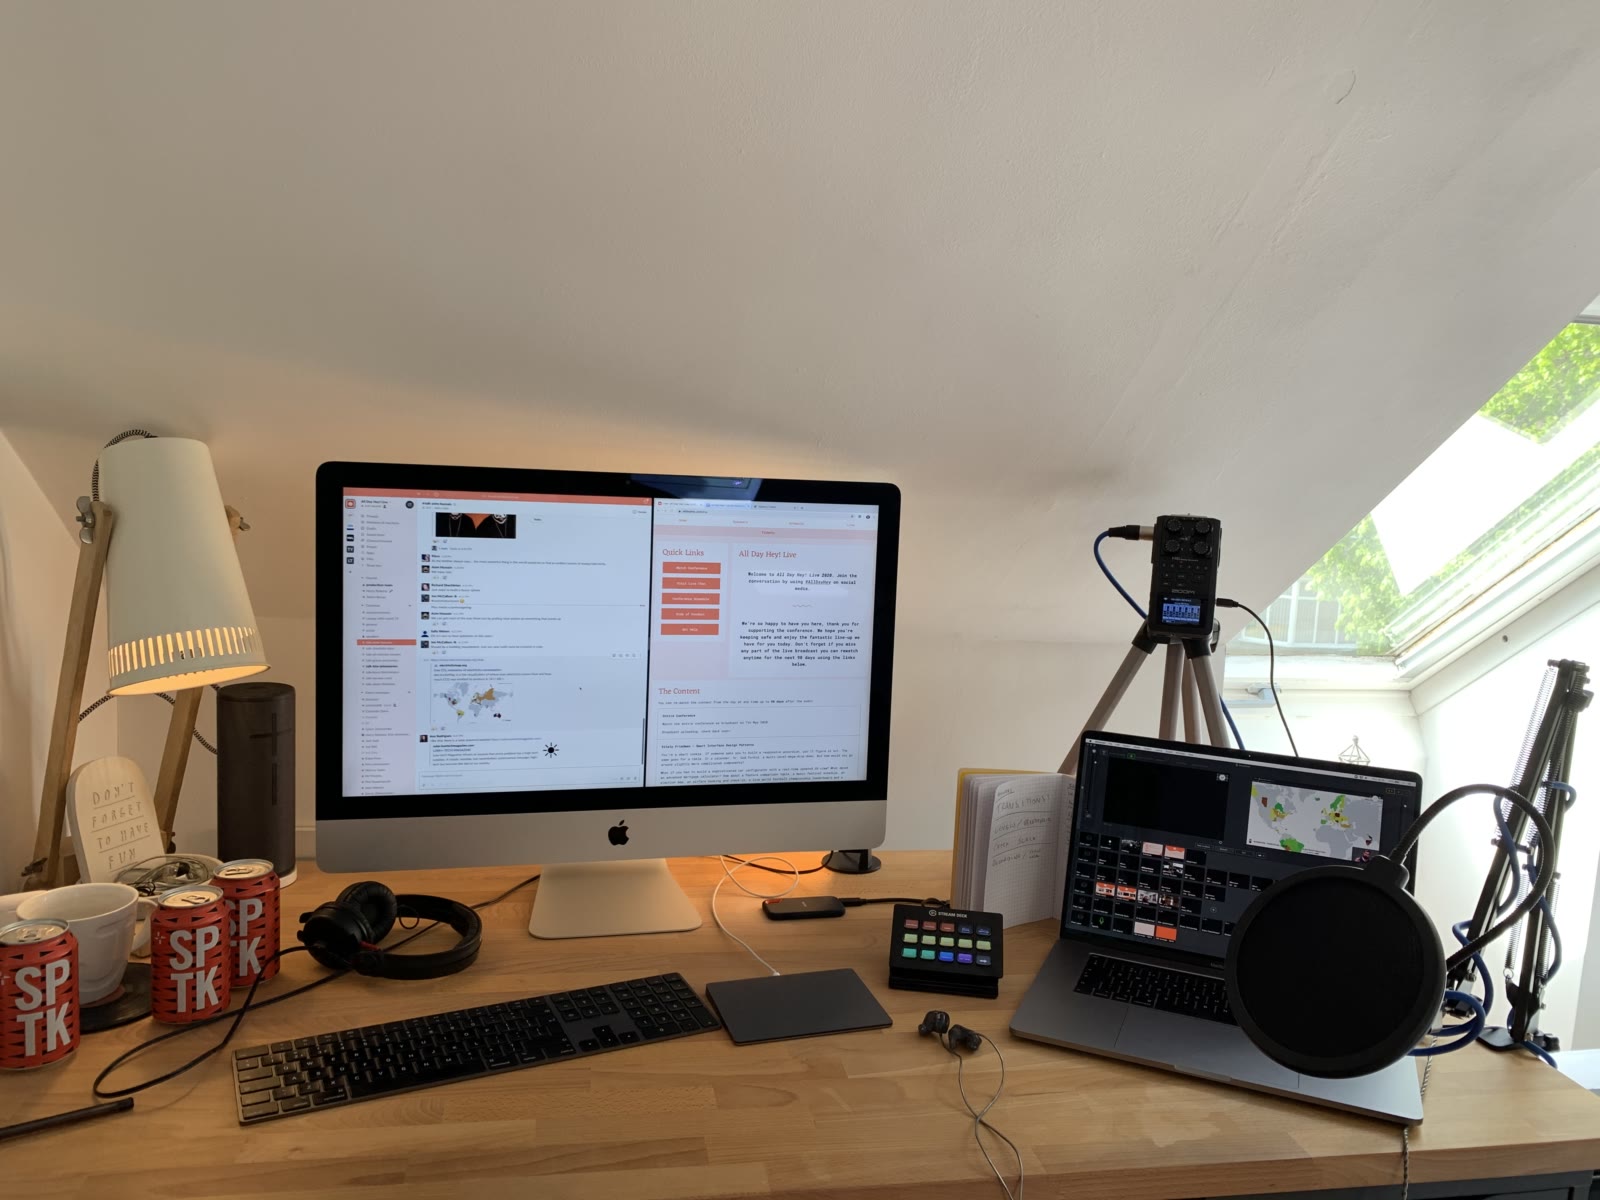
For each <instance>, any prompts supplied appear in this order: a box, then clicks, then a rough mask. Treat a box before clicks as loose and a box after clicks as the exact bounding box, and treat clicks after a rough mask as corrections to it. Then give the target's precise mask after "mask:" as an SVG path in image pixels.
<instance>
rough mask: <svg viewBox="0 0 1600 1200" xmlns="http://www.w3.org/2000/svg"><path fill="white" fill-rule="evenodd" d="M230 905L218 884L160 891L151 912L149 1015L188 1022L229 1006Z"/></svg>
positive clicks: (173, 1023)
mask: <svg viewBox="0 0 1600 1200" xmlns="http://www.w3.org/2000/svg"><path fill="white" fill-rule="evenodd" d="M231 949H232V948H231V947H230V946H229V945H228V906H227V905H226V904H224V903H223V901H222V889H221V888H219V887H217V886H215V885H214V884H209V883H201V884H191V885H190V886H188V887H181V888H173V889H172V890H171V891H170V892H162V893H161V897H160V899H158V900H157V901H156V910H155V912H154V913H152V914H151V915H150V1015H151V1016H152V1017H154V1018H155V1019H156V1020H158V1021H162V1022H164V1023H166V1024H168V1025H187V1024H188V1023H189V1022H191V1021H198V1020H200V1019H201V1018H203V1017H209V1016H212V1015H213V1014H215V1013H219V1012H221V1011H222V1010H223V1009H225V1008H227V1007H228V998H229V997H230V996H231V995H232V989H231V985H232V983H233V955H232V954H231V953H230V951H231Z"/></svg>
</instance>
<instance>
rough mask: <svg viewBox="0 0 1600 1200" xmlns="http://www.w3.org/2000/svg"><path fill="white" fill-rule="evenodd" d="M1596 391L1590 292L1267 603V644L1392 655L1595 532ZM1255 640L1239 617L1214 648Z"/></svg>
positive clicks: (1261, 644)
mask: <svg viewBox="0 0 1600 1200" xmlns="http://www.w3.org/2000/svg"><path fill="white" fill-rule="evenodd" d="M1597 401H1600V300H1597V301H1596V302H1595V304H1594V305H1591V306H1590V308H1589V309H1587V310H1585V312H1584V314H1583V315H1582V316H1581V317H1580V318H1579V319H1578V320H1577V321H1574V322H1573V323H1572V324H1570V325H1568V326H1567V327H1566V328H1564V329H1563V330H1562V331H1561V332H1560V333H1558V334H1557V335H1556V336H1555V337H1554V338H1553V339H1552V340H1551V341H1550V343H1549V344H1548V345H1547V346H1545V347H1544V348H1543V349H1542V350H1540V351H1539V353H1538V354H1536V355H1534V357H1533V359H1532V361H1530V362H1529V363H1528V365H1527V366H1525V367H1523V368H1522V370H1520V371H1518V372H1517V374H1516V375H1515V376H1513V377H1512V378H1511V379H1510V380H1509V381H1508V382H1507V383H1506V385H1505V386H1504V387H1502V388H1501V389H1500V390H1499V391H1498V392H1496V393H1495V394H1494V395H1493V396H1492V397H1491V398H1490V399H1489V402H1488V403H1487V404H1485V405H1484V406H1483V407H1482V408H1481V409H1479V410H1478V412H1477V413H1475V414H1474V415H1473V416H1472V417H1470V418H1469V419H1468V420H1467V423H1466V424H1465V425H1463V426H1462V427H1461V428H1460V429H1458V430H1456V432H1455V433H1454V434H1452V435H1451V436H1450V437H1449V438H1448V439H1447V440H1446V441H1445V443H1444V444H1443V445H1441V446H1440V447H1439V448H1438V449H1437V450H1436V451H1434V452H1433V454H1431V455H1430V456H1429V457H1428V459H1427V460H1426V461H1425V462H1424V463H1423V464H1422V465H1421V466H1419V467H1418V468H1417V469H1416V470H1415V471H1413V472H1412V473H1411V474H1410V475H1409V476H1408V477H1407V478H1406V479H1405V481H1404V482H1402V483H1401V484H1400V486H1399V487H1397V488H1395V490H1394V491H1392V492H1391V493H1389V495H1388V496H1387V497H1385V498H1384V500H1383V502H1382V503H1380V504H1379V505H1378V506H1377V508H1375V509H1373V510H1372V512H1371V513H1370V514H1369V515H1367V516H1366V517H1364V518H1362V520H1361V522H1360V524H1358V525H1357V526H1356V527H1355V528H1354V529H1352V530H1351V531H1350V532H1349V533H1348V534H1346V535H1345V536H1344V537H1343V538H1342V539H1341V540H1340V541H1339V543H1338V544H1337V545H1336V546H1334V547H1333V549H1331V550H1329V551H1328V553H1327V554H1325V555H1323V556H1322V558H1321V559H1320V560H1319V561H1318V562H1316V563H1315V564H1314V565H1313V566H1312V567H1311V569H1310V570H1308V571H1307V572H1306V573H1305V574H1304V575H1303V576H1301V578H1300V579H1298V580H1296V581H1295V583H1294V585H1293V586H1292V587H1290V589H1289V590H1288V591H1287V592H1285V593H1284V594H1283V595H1282V596H1281V597H1279V598H1278V599H1277V600H1275V601H1274V602H1273V603H1272V605H1271V606H1270V607H1269V608H1268V609H1267V610H1266V612H1264V613H1263V614H1262V616H1263V617H1265V618H1266V620H1267V622H1268V623H1269V624H1270V625H1271V627H1272V632H1273V636H1274V637H1275V638H1276V639H1277V642H1278V650H1279V652H1280V653H1285V652H1287V653H1289V654H1296V655H1316V654H1323V655H1327V654H1334V655H1346V656H1350V655H1361V656H1370V657H1378V658H1389V659H1396V658H1403V657H1404V656H1407V655H1409V654H1412V653H1414V652H1415V651H1416V650H1417V648H1418V647H1419V646H1421V645H1423V644H1424V643H1426V642H1428V641H1429V640H1430V639H1433V638H1435V637H1438V636H1441V635H1444V634H1447V633H1448V631H1449V630H1450V629H1451V628H1452V627H1453V626H1454V625H1456V624H1457V623H1458V622H1457V618H1458V617H1459V616H1461V615H1462V614H1464V613H1465V612H1466V611H1467V610H1469V609H1471V608H1473V606H1475V605H1477V604H1478V603H1479V602H1480V601H1482V600H1484V598H1485V597H1486V596H1489V595H1490V594H1491V593H1503V592H1504V591H1505V590H1506V589H1507V588H1508V587H1511V586H1514V585H1515V583H1516V581H1517V580H1518V579H1519V577H1522V576H1523V575H1525V574H1527V573H1528V572H1530V570H1531V569H1532V568H1534V567H1536V566H1537V565H1538V564H1540V563H1541V561H1543V560H1547V559H1548V558H1549V557H1550V555H1552V554H1553V553H1555V552H1556V551H1558V550H1559V549H1561V548H1563V547H1564V546H1568V545H1569V544H1571V543H1573V542H1574V541H1576V540H1580V539H1586V538H1588V537H1589V536H1590V535H1593V534H1595V533H1596V532H1597V526H1600V518H1597V513H1600V403H1597ZM1594 540H1595V544H1596V548H1597V550H1600V538H1595V539H1594ZM1585 544H1587V542H1586V543H1585ZM1266 648H1267V643H1266V638H1265V636H1264V635H1263V634H1262V633H1261V630H1260V628H1259V627H1258V626H1254V625H1250V626H1246V627H1245V629H1244V630H1243V631H1242V632H1241V633H1240V634H1239V636H1238V637H1236V638H1234V639H1233V641H1232V642H1231V643H1230V644H1229V647H1228V652H1229V653H1230V654H1260V653H1265V651H1266Z"/></svg>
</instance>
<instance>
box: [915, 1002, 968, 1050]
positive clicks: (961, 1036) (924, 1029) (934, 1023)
mask: <svg viewBox="0 0 1600 1200" xmlns="http://www.w3.org/2000/svg"><path fill="white" fill-rule="evenodd" d="M917 1032H918V1033H920V1034H922V1036H923V1037H927V1036H928V1035H929V1034H930V1033H931V1034H933V1035H934V1036H936V1037H944V1038H945V1039H946V1044H947V1045H951V1046H960V1047H961V1048H962V1049H963V1050H977V1049H979V1048H980V1047H981V1046H982V1045H983V1035H982V1034H981V1033H975V1032H974V1031H973V1030H971V1029H968V1028H967V1027H966V1026H965V1025H952V1024H950V1014H949V1013H947V1012H940V1011H939V1010H938V1009H937V1008H934V1009H929V1010H928V1011H927V1012H925V1013H923V1014H922V1024H921V1025H918V1026H917Z"/></svg>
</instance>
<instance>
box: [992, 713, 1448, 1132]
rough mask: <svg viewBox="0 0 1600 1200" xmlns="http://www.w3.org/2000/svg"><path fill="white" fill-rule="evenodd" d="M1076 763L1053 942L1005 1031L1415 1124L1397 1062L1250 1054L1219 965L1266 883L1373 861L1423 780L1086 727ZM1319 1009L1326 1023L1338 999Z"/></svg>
mask: <svg viewBox="0 0 1600 1200" xmlns="http://www.w3.org/2000/svg"><path fill="white" fill-rule="evenodd" d="M1078 764H1079V765H1078V777H1077V798H1076V801H1075V803H1074V804H1073V809H1072V833H1071V853H1070V854H1069V857H1068V863H1067V887H1066V895H1065V899H1064V900H1063V902H1062V914H1061V938H1060V941H1058V942H1057V943H1056V945H1055V947H1054V948H1053V949H1052V950H1051V952H1050V955H1049V957H1048V958H1046V959H1045V962H1044V966H1043V967H1041V968H1040V970H1039V975H1038V977H1037V978H1036V979H1035V980H1034V981H1033V984H1032V986H1031V987H1030V988H1029V989H1028V993H1027V995H1026V996H1024V997H1023V1000H1022V1006H1021V1007H1020V1008H1019V1009H1018V1010H1017V1015H1016V1016H1015V1018H1013V1020H1012V1022H1011V1032H1012V1033H1014V1034H1016V1035H1017V1036H1018V1037H1022V1038H1029V1039H1031V1040H1033V1041H1039V1042H1049V1043H1051V1044H1053V1045H1057V1046H1069V1047H1071V1048H1073V1049H1075V1050H1087V1051H1089V1052H1090V1053H1093V1054H1104V1055H1108V1056H1110V1057H1112V1058H1121V1059H1126V1060H1128V1061H1131V1062H1137V1063H1145V1064H1148V1065H1150V1066H1155V1067H1163V1068H1165V1069H1167V1070H1170V1071H1178V1072H1181V1073H1182V1074H1185V1075H1194V1076H1198V1077H1199V1078H1202V1079H1211V1080H1215V1081H1217V1082H1221V1083H1231V1084H1235V1085H1237V1086H1239V1087H1245V1088H1252V1089H1254V1090H1257V1091H1263V1092H1272V1093H1275V1094H1277V1095H1281V1096H1289V1097H1293V1098H1295V1099H1299V1100H1306V1101H1309V1102H1311V1103H1313V1104H1323V1105H1327V1106H1329V1107H1333V1108H1341V1109H1347V1110H1350V1111H1352V1112H1358V1113H1364V1114H1367V1115H1369V1116H1375V1117H1382V1118H1385V1119H1387V1120H1391V1121H1398V1122H1401V1123H1411V1122H1415V1121H1420V1120H1421V1119H1422V1097H1421V1094H1420V1089H1419V1087H1418V1084H1417V1068H1416V1063H1415V1061H1414V1060H1413V1059H1411V1058H1403V1059H1401V1060H1400V1061H1399V1062H1398V1063H1395V1064H1394V1065H1393V1066H1390V1067H1387V1068H1385V1069H1384V1070H1382V1071H1378V1072H1375V1073H1374V1074H1371V1075H1363V1076H1359V1077H1356V1078H1353V1079H1322V1078H1318V1077H1316V1076H1312V1075H1302V1074H1299V1073H1297V1072H1295V1071H1291V1070H1289V1069H1288V1068H1286V1067H1281V1066H1279V1065H1278V1064H1277V1063H1275V1062H1273V1061H1272V1060H1271V1059H1270V1058H1268V1057H1267V1056H1266V1055H1265V1054H1263V1053H1262V1052H1261V1051H1260V1050H1257V1049H1256V1048H1255V1046H1254V1045H1252V1044H1251V1042H1250V1040H1249V1039H1248V1038H1247V1037H1246V1036H1245V1034H1244V1031H1243V1030H1242V1029H1240V1028H1239V1026H1238V1025H1237V1024H1235V1023H1234V1021H1233V1016H1232V1014H1231V1012H1230V1011H1229V1008H1228V998H1227V993H1226V991H1225V989H1224V987H1223V982H1222V964H1223V959H1224V957H1225V956H1226V954H1227V948H1228V938H1229V936H1230V935H1231V934H1232V932H1233V926H1234V922H1236V921H1237V920H1238V919H1239V918H1240V917H1241V916H1242V915H1243V914H1244V911H1245V909H1246V908H1248V907H1249V905H1250V903H1251V901H1253V900H1254V899H1255V898H1256V896H1257V895H1258V894H1259V893H1260V892H1261V891H1262V890H1263V889H1266V888H1269V887H1271V886H1272V885H1273V883H1274V882H1275V881H1277V880H1279V879H1282V878H1284V877H1285V876H1287V875H1290V874H1292V873H1294V872H1295V871H1301V870H1305V869H1307V868H1310V867H1316V866H1326V865H1328V864H1330V863H1335V862H1347V863H1348V862H1360V861H1362V860H1363V859H1365V858H1367V857H1369V856H1370V855H1372V854H1377V853H1387V852H1388V850H1389V849H1390V848H1392V847H1393V846H1394V845H1395V844H1396V843H1397V842H1398V841H1399V840H1400V836H1401V834H1402V833H1404V832H1405V830H1406V828H1407V827H1408V826H1409V825H1410V824H1411V823H1412V821H1414V820H1415V819H1416V817H1417V814H1418V812H1419V810H1420V807H1421V791H1422V779H1421V777H1420V776H1418V775H1417V774H1416V773H1414V772H1411V771H1392V770H1387V769H1384V768H1382V767H1373V766H1365V765H1355V764H1349V763H1340V762H1320V761H1316V760H1313V759H1297V758H1286V757H1282V756H1279V755H1274V754H1260V753H1255V752H1252V751H1245V750H1232V749H1218V748H1215V747H1211V746H1196V745H1189V744H1187V743H1182V742H1166V741H1157V740H1155V739H1153V738H1142V737H1133V736H1128V735H1124V734H1111V733H1094V732H1089V733H1085V734H1084V735H1083V746H1082V749H1081V752H1080V754H1079V758H1078ZM1413 866H1414V864H1413ZM1414 874H1415V872H1414V870H1413V875H1414ZM1328 916H1329V919H1330V920H1337V919H1338V914H1337V913H1330V914H1329V915H1328ZM1305 936H1306V937H1308V938H1315V937H1316V936H1317V931H1316V930H1315V929H1307V930H1306V931H1305ZM1327 1012H1328V1019H1329V1020H1338V999H1337V997H1329V1003H1328V1006H1327Z"/></svg>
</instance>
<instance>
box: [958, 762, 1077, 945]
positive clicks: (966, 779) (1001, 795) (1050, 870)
mask: <svg viewBox="0 0 1600 1200" xmlns="http://www.w3.org/2000/svg"><path fill="white" fill-rule="evenodd" d="M1074 782H1075V781H1074V780H1073V778H1072V777H1071V776H1070V775H1058V774H1054V773H1050V774H1035V773H1031V772H1029V773H1009V772H1008V773H1000V772H981V771H972V772H963V773H962V775H961V777H960V779H959V781H958V799H957V815H956V827H957V834H956V853H955V861H954V863H953V867H954V871H953V874H952V879H951V892H952V895H953V897H954V898H955V900H956V904H957V906H958V907H962V908H972V909H981V910H984V911H987V912H998V913H1001V914H1003V916H1004V918H1005V927H1006V928H1007V929H1009V928H1011V927H1012V926H1013V925H1021V924H1025V923H1027V922H1029V921H1038V920H1042V919H1044V918H1046V917H1052V918H1059V917H1060V915H1061V900H1062V896H1063V894H1064V893H1065V891H1066V869H1067V845H1068V839H1069V838H1070V836H1071V827H1072V799H1073V792H1074Z"/></svg>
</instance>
